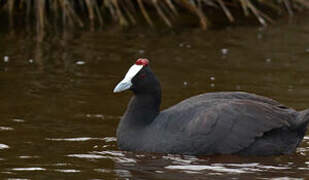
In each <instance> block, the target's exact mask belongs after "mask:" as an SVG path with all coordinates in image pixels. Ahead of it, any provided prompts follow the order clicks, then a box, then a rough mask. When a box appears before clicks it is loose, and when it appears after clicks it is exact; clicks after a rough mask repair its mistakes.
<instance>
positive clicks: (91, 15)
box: [85, 0, 94, 23]
mask: <svg viewBox="0 0 309 180" xmlns="http://www.w3.org/2000/svg"><path fill="white" fill-rule="evenodd" d="M85 2H86V6H87V9H88V15H89V19H90V21H91V22H92V23H93V21H94V11H93V5H92V2H94V1H93V0H85Z"/></svg>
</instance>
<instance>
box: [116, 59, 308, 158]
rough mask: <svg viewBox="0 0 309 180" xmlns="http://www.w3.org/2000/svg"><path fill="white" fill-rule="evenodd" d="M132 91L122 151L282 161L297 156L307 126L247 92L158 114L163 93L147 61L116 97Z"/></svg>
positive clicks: (121, 132)
mask: <svg viewBox="0 0 309 180" xmlns="http://www.w3.org/2000/svg"><path fill="white" fill-rule="evenodd" d="M125 90H131V91H133V93H134V96H133V97H132V98H131V100H130V103H129V105H128V107H127V110H126V112H125V114H124V116H123V117H122V119H121V120H120V123H119V125H118V128H117V143H118V147H119V149H121V150H126V151H138V152H159V153H173V154H188V155H211V154H238V155H278V154H290V153H293V152H295V149H296V147H297V146H298V145H299V144H300V142H301V141H302V139H303V137H304V135H305V133H306V129H307V124H308V122H309V110H304V111H300V112H297V111H295V110H294V109H292V108H288V107H286V106H284V105H282V104H280V103H279V102H277V101H275V100H272V99H269V98H267V97H262V96H258V95H255V94H251V93H246V92H216V93H206V94H201V95H197V96H194V97H191V98H188V99H186V100H184V101H182V102H180V103H178V104H176V105H174V106H172V107H170V108H168V109H166V110H163V111H161V112H160V103H161V87H160V83H159V80H158V79H157V77H156V76H155V75H154V73H153V72H152V71H151V69H150V67H149V61H148V60H147V59H138V60H137V61H136V63H135V64H134V65H133V66H132V67H131V68H130V69H129V71H128V72H127V74H126V75H125V77H124V79H123V80H122V81H121V82H119V84H118V85H117V86H116V87H115V89H114V93H117V92H122V91H125Z"/></svg>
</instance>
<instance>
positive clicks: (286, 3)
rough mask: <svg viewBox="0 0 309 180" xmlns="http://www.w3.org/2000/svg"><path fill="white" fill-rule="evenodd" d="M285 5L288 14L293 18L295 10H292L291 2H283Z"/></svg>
mask: <svg viewBox="0 0 309 180" xmlns="http://www.w3.org/2000/svg"><path fill="white" fill-rule="evenodd" d="M283 3H284V5H285V7H286V9H287V11H288V13H289V15H290V16H293V14H294V13H293V10H292V7H291V3H290V1H289V0H283Z"/></svg>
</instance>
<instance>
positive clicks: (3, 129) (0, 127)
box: [0, 126, 14, 131]
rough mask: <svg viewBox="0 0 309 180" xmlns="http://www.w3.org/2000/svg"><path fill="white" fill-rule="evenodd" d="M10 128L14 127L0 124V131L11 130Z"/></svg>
mask: <svg viewBox="0 0 309 180" xmlns="http://www.w3.org/2000/svg"><path fill="white" fill-rule="evenodd" d="M12 130H14V129H13V128H11V127H6V126H0V131H12Z"/></svg>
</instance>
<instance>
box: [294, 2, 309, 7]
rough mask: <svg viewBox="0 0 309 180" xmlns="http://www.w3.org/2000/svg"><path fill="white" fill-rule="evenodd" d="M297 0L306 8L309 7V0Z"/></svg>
mask: <svg viewBox="0 0 309 180" xmlns="http://www.w3.org/2000/svg"><path fill="white" fill-rule="evenodd" d="M295 1H296V2H298V3H300V4H302V5H303V6H305V7H306V8H309V1H306V0H295Z"/></svg>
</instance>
